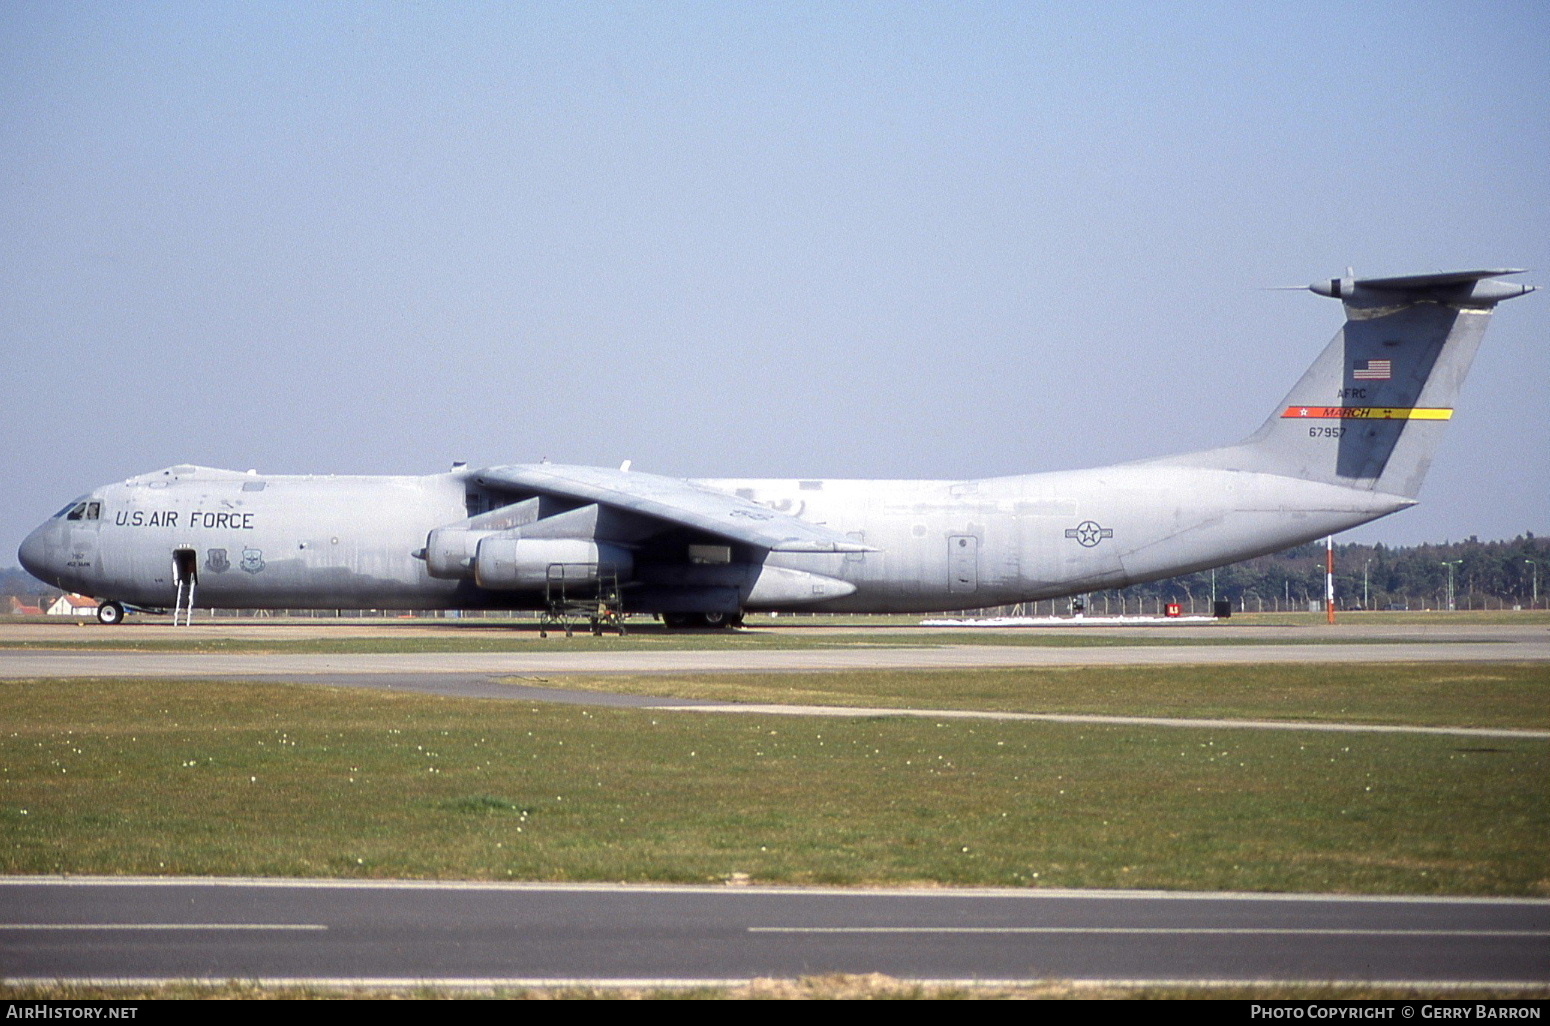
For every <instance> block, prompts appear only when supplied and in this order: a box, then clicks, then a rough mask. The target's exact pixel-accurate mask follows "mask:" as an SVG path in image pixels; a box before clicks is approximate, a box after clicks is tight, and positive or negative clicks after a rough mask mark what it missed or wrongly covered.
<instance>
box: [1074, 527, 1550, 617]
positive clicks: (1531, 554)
mask: <svg viewBox="0 0 1550 1026" xmlns="http://www.w3.org/2000/svg"><path fill="white" fill-rule="evenodd" d="M1450 568H1451V572H1452V577H1453V604H1454V606H1455V608H1458V609H1511V608H1512V607H1514V606H1521V607H1522V608H1524V609H1528V608H1530V607H1531V606H1534V605H1536V599H1535V591H1536V577H1537V590H1538V598H1537V607H1538V608H1541V609H1543V608H1545V606H1546V604H1547V596H1546V589H1547V585H1550V581H1547V577H1550V542H1547V541H1546V540H1544V539H1540V538H1535V537H1534V535H1533V534H1532V533H1528V534H1524V535H1520V536H1519V537H1517V538H1514V539H1512V540H1511V541H1490V542H1483V541H1481V540H1480V539H1478V538H1476V537H1473V536H1471V537H1469V538H1466V539H1465V540H1463V541H1460V542H1444V543H1442V544H1440V545H1431V544H1428V545H1414V546H1405V547H1398V546H1396V547H1390V546H1387V545H1383V544H1381V543H1379V544H1375V545H1361V544H1347V545H1342V544H1338V543H1337V544H1336V545H1335V605H1336V608H1339V609H1446V608H1448V577H1449V571H1450ZM1213 588H1214V592H1213ZM1213 594H1214V596H1215V598H1216V599H1217V600H1218V601H1229V602H1231V603H1232V608H1233V611H1234V612H1238V611H1244V612H1251V613H1252V612H1259V611H1261V610H1263V611H1266V612H1270V611H1284V610H1306V609H1307V608H1308V604H1309V603H1310V602H1317V603H1320V604H1321V605H1320V608H1322V602H1323V599H1324V544H1323V543H1322V542H1309V543H1308V544H1306V545H1299V546H1297V547H1295V548H1291V549H1286V550H1284V551H1282V552H1277V553H1274V554H1272V555H1269V556H1259V557H1258V558H1255V559H1249V560H1244V561H1243V562H1241V563H1233V564H1231V565H1230V566H1224V567H1219V568H1217V569H1216V570H1215V571H1214V572H1213V571H1210V570H1205V571H1202V572H1200V573H1194V574H1185V575H1184V576H1182V577H1173V578H1169V579H1168V580H1164V581H1154V582H1153V583H1151V584H1138V585H1133V586H1132V587H1129V588H1123V589H1118V590H1115V591H1110V592H1107V593H1105V592H1096V593H1094V594H1093V595H1091V596H1090V597H1089V598H1088V603H1089V606H1088V608H1089V610H1090V611H1093V612H1100V613H1101V612H1103V611H1104V608H1105V604H1107V607H1108V611H1109V612H1110V613H1118V612H1120V606H1121V605H1122V604H1123V606H1124V607H1125V611H1126V612H1137V611H1145V612H1148V613H1154V612H1157V611H1158V610H1159V609H1160V607H1161V606H1162V605H1165V604H1167V603H1169V602H1178V603H1180V604H1182V605H1183V607H1184V609H1185V610H1186V611H1189V610H1190V608H1191V607H1192V606H1193V608H1194V610H1195V611H1196V612H1201V613H1208V612H1210V611H1211V600H1212V597H1213ZM1059 605H1060V604H1059V603H1056V608H1057V609H1058V608H1059Z"/></svg>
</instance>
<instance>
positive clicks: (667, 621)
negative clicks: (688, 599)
mask: <svg viewBox="0 0 1550 1026" xmlns="http://www.w3.org/2000/svg"><path fill="white" fill-rule="evenodd" d="M691 625H692V622H691V619H690V615H689V614H688V613H663V614H662V626H664V627H666V628H667V629H668V630H670V631H677V630H682V629H683V628H685V627H689V626H691Z"/></svg>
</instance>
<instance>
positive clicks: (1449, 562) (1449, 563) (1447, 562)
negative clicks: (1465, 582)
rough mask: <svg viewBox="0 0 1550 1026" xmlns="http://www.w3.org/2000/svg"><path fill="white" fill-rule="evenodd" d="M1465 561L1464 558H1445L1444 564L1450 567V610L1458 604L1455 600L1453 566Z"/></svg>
mask: <svg viewBox="0 0 1550 1026" xmlns="http://www.w3.org/2000/svg"><path fill="white" fill-rule="evenodd" d="M1462 562H1464V561H1463V560H1462V559H1445V560H1443V561H1442V565H1443V566H1445V567H1447V568H1448V611H1449V612H1452V611H1453V610H1454V609H1456V608H1457V606H1456V605H1455V604H1454V601H1453V567H1454V566H1455V565H1456V564H1458V563H1462Z"/></svg>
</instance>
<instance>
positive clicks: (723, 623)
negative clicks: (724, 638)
mask: <svg viewBox="0 0 1550 1026" xmlns="http://www.w3.org/2000/svg"><path fill="white" fill-rule="evenodd" d="M742 625H743V614H742V613H663V614H662V626H664V627H667V628H669V629H671V630H688V629H692V628H696V627H700V628H709V629H711V630H720V629H722V628H725V627H741V626H742Z"/></svg>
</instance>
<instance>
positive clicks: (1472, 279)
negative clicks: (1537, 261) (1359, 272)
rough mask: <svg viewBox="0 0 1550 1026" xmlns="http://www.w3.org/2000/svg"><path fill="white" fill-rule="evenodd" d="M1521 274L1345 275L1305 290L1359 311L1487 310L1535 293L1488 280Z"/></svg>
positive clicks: (1511, 271)
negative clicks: (1399, 307) (1424, 305)
mask: <svg viewBox="0 0 1550 1026" xmlns="http://www.w3.org/2000/svg"><path fill="white" fill-rule="evenodd" d="M1522 273H1523V272H1522V271H1521V270H1516V269H1513V268H1502V269H1500V270H1487V271H1444V272H1440V273H1438V274H1406V275H1401V276H1399V277H1395V278H1357V277H1355V276H1353V275H1351V274H1349V273H1348V274H1347V276H1346V277H1344V278H1330V279H1329V280H1328V281H1316V282H1314V283H1313V284H1312V285H1309V286H1308V288H1309V289H1310V290H1311V291H1313V292H1317V293H1318V294H1319V295H1321V296H1329V297H1331V298H1333V299H1339V300H1342V301H1343V302H1345V303H1347V304H1349V305H1351V306H1358V307H1361V306H1369V307H1370V306H1388V305H1392V304H1394V303H1395V302H1396V301H1398V302H1431V303H1453V304H1457V305H1460V306H1470V307H1489V306H1494V305H1496V304H1497V303H1500V302H1501V301H1502V300H1504V299H1513V298H1515V297H1517V296H1522V295H1526V294H1527V293H1530V292H1533V291H1534V289H1535V288H1536V286H1533V285H1518V284H1512V283H1508V282H1503V281H1490V280H1489V279H1491V278H1500V277H1502V276H1504V275H1508V274H1522Z"/></svg>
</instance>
